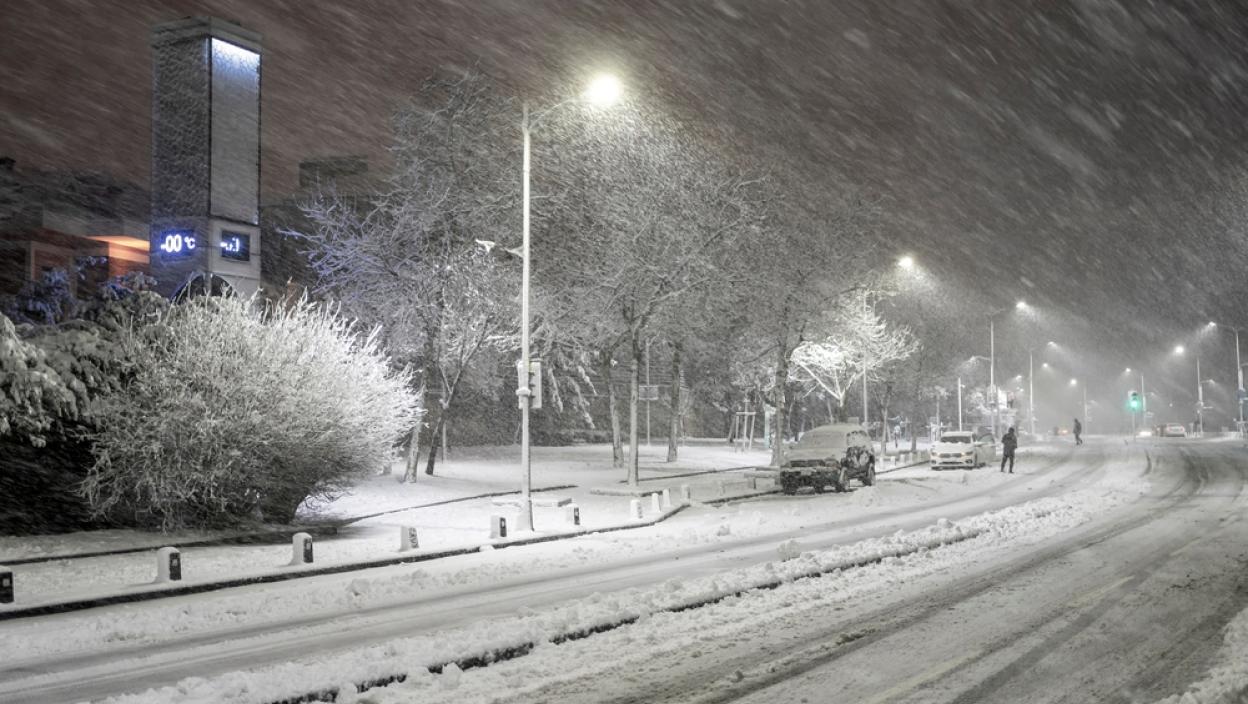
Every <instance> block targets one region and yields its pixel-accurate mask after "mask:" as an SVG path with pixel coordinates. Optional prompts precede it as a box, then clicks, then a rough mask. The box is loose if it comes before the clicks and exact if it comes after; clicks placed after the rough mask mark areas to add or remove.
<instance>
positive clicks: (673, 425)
mask: <svg viewBox="0 0 1248 704" xmlns="http://www.w3.org/2000/svg"><path fill="white" fill-rule="evenodd" d="M680 363H681V359H680V345H679V344H675V345H672V396H671V403H672V410H671V413H670V415H669V420H670V423H669V426H668V431H667V461H668V462H675V461H676V454H677V447H676V440H677V439H678V438H679V437H680Z"/></svg>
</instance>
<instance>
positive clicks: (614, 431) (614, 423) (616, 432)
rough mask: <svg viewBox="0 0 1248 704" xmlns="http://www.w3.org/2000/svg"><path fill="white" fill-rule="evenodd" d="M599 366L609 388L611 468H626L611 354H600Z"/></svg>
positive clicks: (608, 411)
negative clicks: (612, 375) (612, 379)
mask: <svg viewBox="0 0 1248 704" xmlns="http://www.w3.org/2000/svg"><path fill="white" fill-rule="evenodd" d="M598 361H599V364H601V365H602V376H603V379H605V380H606V381H605V382H603V383H605V384H606V387H607V413H608V415H610V416H611V466H612V467H623V466H624V441H623V439H622V438H621V432H620V409H619V405H618V404H617V403H616V401H615V386H614V385H612V384H611V353H610V352H600V353H599V355H598Z"/></svg>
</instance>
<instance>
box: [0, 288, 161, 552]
mask: <svg viewBox="0 0 1248 704" xmlns="http://www.w3.org/2000/svg"><path fill="white" fill-rule="evenodd" d="M168 305H169V304H168V301H166V300H164V299H163V298H161V297H160V296H157V295H155V294H152V293H147V292H139V293H133V292H131V293H129V294H127V295H126V297H124V298H116V299H113V300H109V301H97V302H93V303H92V304H91V305H88V306H83V307H81V308H80V309H79V311H78V312H80V313H83V314H84V315H86V316H88V317H87V318H83V319H79V318H75V319H71V320H65V321H63V322H60V323H59V324H56V325H31V324H24V325H20V326H14V325H13V324H12V323H11V322H10V321H9V320H8V318H6V317H4V316H0V533H3V534H26V533H45V532H60V531H67V530H75V529H79V528H87V527H91V526H92V525H93V523H94V522H93V520H92V518H91V515H90V511H89V509H88V507H87V505H86V503H85V501H84V500H83V498H82V496H81V495H80V494H79V492H78V485H79V483H80V482H81V481H82V480H83V479H84V478H85V477H86V475H87V470H88V468H89V467H90V466H91V464H92V463H93V461H94V460H93V458H92V456H91V451H90V445H89V444H88V442H87V440H86V436H87V435H88V434H89V432H90V430H91V429H92V428H93V427H94V425H93V423H94V418H93V417H92V415H91V413H90V409H91V404H90V401H91V399H93V398H95V397H96V396H98V395H99V394H101V393H105V392H108V391H113V390H116V389H118V388H120V386H121V385H122V383H123V382H124V380H125V378H126V377H127V375H128V374H130V373H131V370H132V369H133V367H134V360H132V359H130V358H129V357H128V356H127V355H128V350H127V347H126V346H125V345H123V344H122V340H123V337H124V335H125V334H126V333H127V331H129V330H131V329H133V328H134V327H135V326H142V325H145V324H147V323H148V322H151V321H154V320H158V319H160V317H161V313H162V312H163V311H164V310H165V309H167V308H168Z"/></svg>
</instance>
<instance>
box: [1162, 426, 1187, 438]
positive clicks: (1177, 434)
mask: <svg viewBox="0 0 1248 704" xmlns="http://www.w3.org/2000/svg"><path fill="white" fill-rule="evenodd" d="M1161 436H1162V437H1163V438H1185V437H1187V427H1186V426H1184V425H1183V424H1182V423H1166V424H1165V425H1164V426H1162V428H1161Z"/></svg>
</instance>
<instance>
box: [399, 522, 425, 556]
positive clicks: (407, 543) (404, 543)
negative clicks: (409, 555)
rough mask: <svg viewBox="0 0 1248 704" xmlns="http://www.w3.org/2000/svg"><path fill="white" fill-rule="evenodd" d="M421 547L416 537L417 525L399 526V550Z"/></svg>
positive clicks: (404, 550)
mask: <svg viewBox="0 0 1248 704" xmlns="http://www.w3.org/2000/svg"><path fill="white" fill-rule="evenodd" d="M419 547H420V541H419V540H417V539H416V526H399V552H408V551H409V550H415V549H417V548H419Z"/></svg>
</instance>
